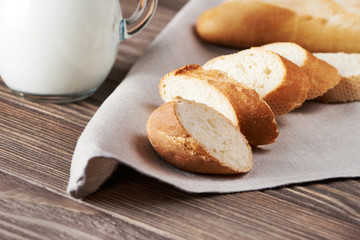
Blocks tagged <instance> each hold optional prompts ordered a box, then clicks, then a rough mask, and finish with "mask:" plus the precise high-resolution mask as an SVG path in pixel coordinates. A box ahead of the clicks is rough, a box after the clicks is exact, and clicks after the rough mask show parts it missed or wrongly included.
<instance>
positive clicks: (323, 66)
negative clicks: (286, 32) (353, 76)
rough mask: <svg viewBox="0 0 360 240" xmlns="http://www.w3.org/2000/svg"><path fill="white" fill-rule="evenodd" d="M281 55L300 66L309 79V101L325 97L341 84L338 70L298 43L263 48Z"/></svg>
mask: <svg viewBox="0 0 360 240" xmlns="http://www.w3.org/2000/svg"><path fill="white" fill-rule="evenodd" d="M261 47H263V48H265V49H267V50H270V51H273V52H275V53H277V54H280V55H281V56H283V57H284V58H286V59H288V60H290V61H292V62H293V63H295V64H296V65H298V66H299V67H300V68H301V69H302V70H303V71H304V72H305V73H306V74H307V76H308V77H309V80H310V89H309V92H308V94H307V99H308V100H312V99H315V98H317V97H319V96H321V95H323V94H324V93H325V92H327V90H329V89H330V88H333V87H334V86H335V85H337V84H338V83H339V82H340V78H341V77H340V75H339V74H338V71H337V69H336V68H334V67H333V66H332V65H330V64H328V63H327V62H325V61H323V60H321V59H319V58H317V57H315V56H314V55H313V54H312V53H311V52H309V51H308V50H306V49H305V48H303V47H301V46H300V45H298V44H296V43H291V42H277V43H270V44H266V45H263V46H261Z"/></svg>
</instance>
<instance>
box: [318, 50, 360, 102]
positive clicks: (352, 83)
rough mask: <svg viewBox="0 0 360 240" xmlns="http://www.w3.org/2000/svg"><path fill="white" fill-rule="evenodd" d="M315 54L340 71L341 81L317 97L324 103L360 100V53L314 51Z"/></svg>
mask: <svg viewBox="0 0 360 240" xmlns="http://www.w3.org/2000/svg"><path fill="white" fill-rule="evenodd" d="M314 55H315V56H316V57H318V58H320V59H322V60H324V61H326V62H328V63H329V64H331V65H333V66H334V67H335V68H337V70H338V71H339V74H340V76H341V80H340V83H339V84H338V85H336V86H335V87H334V88H332V89H330V90H329V91H327V92H326V93H325V94H324V95H322V96H321V97H319V98H317V100H318V101H320V102H324V103H345V102H352V101H360V54H359V53H352V54H349V53H314Z"/></svg>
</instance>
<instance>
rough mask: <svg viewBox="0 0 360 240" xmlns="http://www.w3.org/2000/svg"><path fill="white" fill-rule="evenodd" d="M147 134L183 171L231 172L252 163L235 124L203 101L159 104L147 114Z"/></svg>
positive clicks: (245, 141)
mask: <svg viewBox="0 0 360 240" xmlns="http://www.w3.org/2000/svg"><path fill="white" fill-rule="evenodd" d="M147 135H148V138H149V140H150V142H151V144H152V146H153V147H154V149H155V150H156V152H157V153H158V154H159V155H160V156H161V157H162V158H163V159H165V160H166V161H168V162H169V163H171V164H173V165H174V166H176V167H178V168H181V169H183V170H186V171H191V172H197V173H209V174H235V173H244V172H248V171H250V169H251V168H252V166H253V160H252V153H251V148H250V146H249V144H248V142H247V140H246V138H245V136H244V135H242V134H241V132H240V131H239V128H238V126H234V125H233V124H232V123H231V122H230V120H228V119H227V118H225V117H224V116H223V115H222V114H220V113H219V112H217V111H215V110H214V109H212V108H210V107H208V106H207V105H205V104H201V103H196V102H193V101H188V100H180V99H178V100H176V101H172V102H168V103H165V104H163V105H162V106H160V107H159V108H158V109H156V110H155V111H154V112H153V113H152V114H151V116H150V118H149V120H148V122H147Z"/></svg>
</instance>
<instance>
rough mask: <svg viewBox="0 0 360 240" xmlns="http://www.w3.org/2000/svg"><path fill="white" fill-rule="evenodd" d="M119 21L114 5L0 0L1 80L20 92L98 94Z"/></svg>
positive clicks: (114, 1) (96, 0) (91, 0)
mask: <svg viewBox="0 0 360 240" xmlns="http://www.w3.org/2000/svg"><path fill="white" fill-rule="evenodd" d="M121 18H122V16H121V10H120V6H119V1H118V0H0V75H1V77H2V79H3V80H4V82H5V84H6V85H7V86H8V87H9V88H11V89H12V90H15V91H18V92H23V93H30V94H38V95H41V94H47V95H49V94H54V95H61V94H75V93H82V92H86V91H92V90H96V88H98V87H99V86H100V85H101V83H102V82H103V81H104V80H105V78H106V76H107V75H108V74H109V72H110V70H111V67H112V65H113V63H114V60H115V57H116V53H117V47H118V43H119V29H118V28H119V23H120V20H121ZM44 19H48V20H44Z"/></svg>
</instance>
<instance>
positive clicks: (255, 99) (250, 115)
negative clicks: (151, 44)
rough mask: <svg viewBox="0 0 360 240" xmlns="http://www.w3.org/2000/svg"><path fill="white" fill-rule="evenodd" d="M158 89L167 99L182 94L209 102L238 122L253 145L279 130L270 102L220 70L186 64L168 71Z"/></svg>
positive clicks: (270, 139)
mask: <svg viewBox="0 0 360 240" xmlns="http://www.w3.org/2000/svg"><path fill="white" fill-rule="evenodd" d="M159 92H160V96H161V98H162V99H163V100H164V101H165V102H169V101H173V100H174V99H175V98H177V97H181V98H183V99H189V100H194V101H196V102H200V103H204V104H207V105H209V106H210V107H212V108H214V109H215V110H217V111H218V112H220V113H222V114H223V115H224V116H226V117H227V118H228V119H230V121H231V122H233V124H234V125H238V126H239V127H240V130H241V132H242V133H243V134H244V135H245V136H246V138H247V140H248V141H249V143H250V145H253V146H256V145H264V144H270V143H273V142H274V141H275V139H276V138H277V136H278V134H279V133H278V131H277V124H276V121H275V116H274V114H273V112H272V111H271V109H270V107H269V106H268V104H267V103H266V102H265V101H263V100H262V99H260V97H259V95H258V94H257V93H256V91H255V90H253V89H249V88H247V87H245V86H242V85H240V84H239V83H237V82H236V81H235V80H234V79H232V78H231V77H230V76H229V75H228V74H226V73H223V72H221V71H217V70H211V71H206V70H204V69H203V68H202V67H201V66H199V65H187V66H185V67H182V68H179V69H176V70H175V71H172V72H170V73H168V74H166V75H165V76H164V77H163V78H162V79H161V81H160V84H159Z"/></svg>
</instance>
